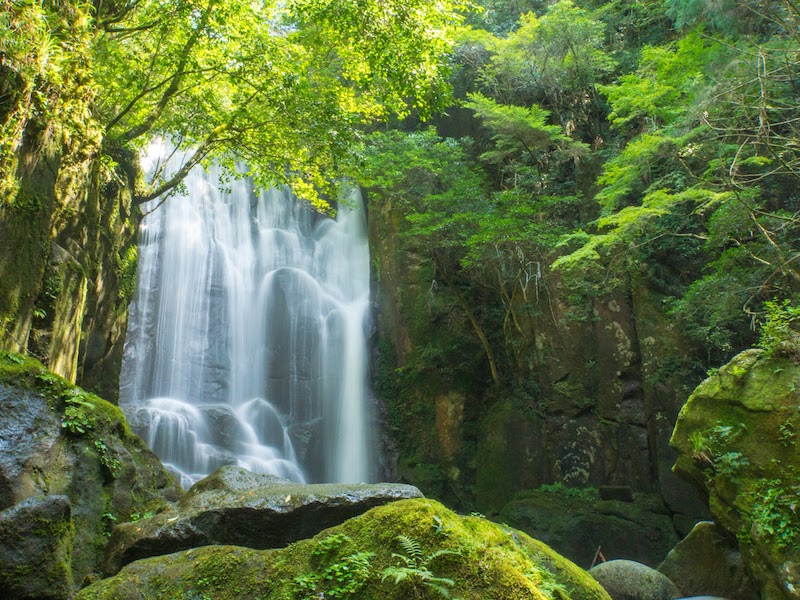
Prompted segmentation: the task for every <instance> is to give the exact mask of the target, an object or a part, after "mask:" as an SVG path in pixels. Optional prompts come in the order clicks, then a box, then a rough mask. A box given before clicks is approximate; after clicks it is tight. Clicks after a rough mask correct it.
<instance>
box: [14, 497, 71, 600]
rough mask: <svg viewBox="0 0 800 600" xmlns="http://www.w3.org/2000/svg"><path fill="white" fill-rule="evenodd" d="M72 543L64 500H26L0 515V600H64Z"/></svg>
mask: <svg viewBox="0 0 800 600" xmlns="http://www.w3.org/2000/svg"><path fill="white" fill-rule="evenodd" d="M72 542H73V530H72V510H71V507H70V500H69V498H68V497H67V496H46V497H44V498H30V499H28V500H24V501H23V502H20V503H19V504H17V505H15V506H13V507H12V508H8V509H6V510H4V511H3V512H0V597H2V598H15V599H17V600H26V599H31V600H50V599H61V598H69V597H70V595H71V594H72V591H73V580H72V569H71V567H70V554H71V552H72Z"/></svg>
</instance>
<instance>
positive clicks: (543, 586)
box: [77, 499, 609, 600]
mask: <svg viewBox="0 0 800 600" xmlns="http://www.w3.org/2000/svg"><path fill="white" fill-rule="evenodd" d="M400 535H403V536H405V537H406V540H407V541H411V542H412V543H413V545H415V546H416V547H417V548H418V549H419V552H420V553H421V559H420V560H422V561H424V564H425V568H428V569H430V571H431V572H432V573H433V575H434V576H435V577H438V578H442V579H440V580H439V583H440V585H441V586H442V587H443V588H445V589H447V590H449V591H450V592H451V594H450V596H451V597H458V598H463V599H464V600H485V599H487V598H492V599H494V600H552V599H553V598H554V597H569V598H571V599H572V600H609V597H608V595H607V594H606V593H605V592H604V591H603V589H602V588H601V587H600V585H598V584H597V582H595V581H594V580H593V579H592V578H591V577H590V576H589V575H588V574H587V573H586V572H585V571H583V570H582V569H580V568H578V567H576V566H575V565H574V564H572V563H571V562H569V561H568V560H566V559H564V558H563V557H561V556H559V555H558V554H556V553H555V552H554V551H553V550H552V549H550V548H549V547H548V546H546V545H545V544H543V543H541V542H538V541H536V540H534V539H531V538H530V537H528V536H527V535H525V534H524V533H522V532H519V531H515V530H513V529H509V528H507V527H504V526H502V525H498V524H496V523H492V522H490V521H487V520H486V519H481V518H476V517H459V516H458V515H456V514H455V513H454V512H452V511H450V510H448V509H447V508H445V507H444V506H442V505H441V504H439V503H438V502H435V501H433V500H426V499H412V500H402V501H399V502H392V503H390V504H388V505H385V506H380V507H377V508H374V509H372V510H370V511H368V512H366V513H364V514H362V515H360V516H358V517H355V518H353V519H349V520H348V521H346V522H344V523H343V524H341V525H338V526H336V527H334V528H331V529H328V530H326V531H323V532H321V533H319V534H318V535H317V536H316V537H314V538H313V539H308V540H302V541H299V542H297V543H295V544H292V545H291V546H289V547H288V548H284V549H280V550H267V551H264V550H255V549H250V548H242V547H240V546H205V547H202V548H195V549H192V550H187V551H184V552H179V553H175V554H170V555H167V556H159V557H153V558H148V559H144V560H139V561H136V562H134V563H131V564H130V565H128V566H126V567H125V568H124V569H123V570H122V571H121V572H120V573H119V574H118V575H116V576H114V577H111V578H108V579H104V580H101V581H98V582H97V583H95V584H93V585H91V586H90V587H87V588H86V589H84V590H82V591H81V593H80V594H78V597H77V600H90V599H91V600H127V599H134V598H135V599H137V600H138V599H141V598H189V597H195V598H197V597H204V598H214V600H234V599H235V600H240V599H242V598H259V599H262V600H278V599H283V598H298V597H303V598H334V597H344V596H345V594H346V597H348V598H358V599H359V600H409V598H414V597H417V596H418V595H419V596H420V597H422V596H424V597H427V598H433V597H434V596H435V595H436V596H439V595H438V594H434V593H433V591H432V590H428V589H427V588H426V587H425V586H424V585H423V584H420V583H417V584H416V585H415V584H414V583H413V581H412V580H411V579H410V578H409V579H407V580H405V581H400V582H397V581H395V579H394V577H386V578H383V577H381V574H382V573H383V572H384V570H385V569H387V568H391V567H399V566H402V565H403V564H404V562H403V560H402V559H401V558H398V555H401V556H402V555H406V556H407V551H406V550H405V549H404V546H403V544H401V541H400V540H399V539H398V536H400ZM441 551H445V552H446V553H442V552H441ZM437 552H438V553H439V554H438V555H436V553H437ZM333 573H336V576H335V577H333V576H332V574H333ZM326 574H327V575H326ZM444 578H447V579H450V580H452V581H453V584H452V585H449V586H448V585H447V584H446V582H445V581H444ZM345 588H347V589H349V590H350V591H348V592H344V593H343V590H344V589H345ZM553 590H558V592H557V593H554V592H553Z"/></svg>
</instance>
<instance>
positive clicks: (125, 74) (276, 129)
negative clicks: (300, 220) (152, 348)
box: [94, 0, 466, 209]
mask: <svg viewBox="0 0 800 600" xmlns="http://www.w3.org/2000/svg"><path fill="white" fill-rule="evenodd" d="M465 7H466V3H465V2H463V1H462V0H451V1H447V2H436V3H430V2H425V1H423V0H410V1H409V0H404V1H402V2H401V1H399V0H390V1H379V0H291V1H289V2H278V1H274V0H266V1H264V2H249V1H246V0H232V1H226V2H220V1H219V0H176V1H172V2H169V3H163V2H156V1H155V0H138V1H135V2H129V3H125V4H117V3H109V4H104V3H99V4H98V8H97V11H98V14H97V25H98V32H97V37H96V40H95V42H94V73H95V78H96V82H97V84H98V86H99V91H98V96H97V98H98V103H97V115H98V118H99V119H100V121H101V122H103V123H104V124H105V126H106V143H107V144H108V145H113V144H117V145H130V144H133V145H135V146H137V147H142V146H143V145H145V144H146V142H147V140H149V139H151V138H152V137H153V136H155V135H159V136H163V137H165V138H167V139H168V140H169V141H171V142H172V143H173V145H174V146H175V147H177V148H179V149H181V150H186V149H191V152H190V153H189V154H188V157H187V159H186V160H185V162H184V164H183V165H182V166H181V168H179V169H178V170H177V172H175V173H173V174H171V175H166V174H165V173H163V172H161V173H157V174H156V177H155V178H154V180H153V182H152V183H151V184H150V185H147V186H144V187H142V188H141V189H139V190H137V201H138V202H145V201H147V200H150V199H153V198H155V197H157V196H159V195H161V194H164V193H165V192H168V191H169V190H171V189H174V188H175V187H176V186H177V185H178V184H179V183H180V182H181V181H182V179H183V178H184V177H185V176H186V174H187V173H188V171H189V170H190V169H191V168H192V167H194V166H195V165H197V164H205V163H208V162H209V161H211V160H216V161H221V162H222V163H223V164H224V165H225V166H226V167H227V168H228V172H229V173H231V174H235V175H240V174H239V173H237V169H236V164H237V163H239V162H241V161H243V162H245V163H246V164H247V166H248V172H247V173H246V174H247V175H250V176H252V177H253V178H254V179H255V181H256V183H257V184H260V185H267V184H271V183H277V182H287V183H289V182H290V183H291V184H292V186H293V188H294V190H295V192H296V193H298V195H300V196H303V197H305V198H306V199H308V200H310V201H311V202H312V203H313V204H315V206H317V207H318V208H321V209H325V208H327V207H328V205H327V202H326V201H325V200H324V192H326V191H327V190H329V189H330V182H331V180H332V178H333V177H334V176H336V175H337V173H338V172H339V164H340V163H341V161H342V160H343V158H344V157H346V156H347V154H348V152H349V150H350V148H351V145H352V143H353V142H354V141H355V140H356V139H357V137H358V131H357V129H358V126H360V125H363V124H365V123H367V122H369V121H370V120H371V119H375V118H386V117H387V116H389V115H391V114H397V115H400V116H403V115H405V114H407V113H408V111H409V110H412V109H415V110H417V111H418V112H419V114H420V115H421V116H422V117H423V118H424V117H428V116H430V114H431V113H432V112H433V111H434V110H436V109H437V108H440V107H442V106H443V105H444V104H446V100H447V97H448V88H447V85H446V71H445V68H444V66H443V65H444V61H441V60H440V58H441V56H442V55H443V53H444V52H445V51H446V50H447V49H448V48H449V46H450V42H449V38H448V36H449V33H448V32H449V29H450V27H451V26H453V25H455V24H457V23H458V22H459V20H460V17H459V15H458V14H457V11H458V10H460V9H463V8H465Z"/></svg>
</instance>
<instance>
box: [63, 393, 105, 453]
mask: <svg viewBox="0 0 800 600" xmlns="http://www.w3.org/2000/svg"><path fill="white" fill-rule="evenodd" d="M64 402H65V404H66V408H65V409H64V419H63V421H62V422H61V427H63V428H64V429H66V430H67V431H69V432H70V433H72V434H75V435H78V434H80V435H82V434H85V433H87V432H88V431H90V430H91V429H93V428H94V426H95V424H96V419H95V417H94V416H92V414H91V411H92V410H93V409H94V404H93V403H92V402H89V401H88V400H87V399H86V397H85V394H83V393H81V391H80V390H78V389H77V388H76V389H75V390H71V393H68V394H66V395H65V396H64ZM98 450H99V449H98Z"/></svg>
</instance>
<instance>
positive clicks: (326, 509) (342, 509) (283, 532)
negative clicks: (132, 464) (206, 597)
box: [103, 466, 422, 575]
mask: <svg viewBox="0 0 800 600" xmlns="http://www.w3.org/2000/svg"><path fill="white" fill-rule="evenodd" d="M421 496H422V493H421V492H420V491H419V490H418V489H417V488H415V487H413V486H410V485H403V484H396V483H375V484H327V483H326V484H309V485H305V484H298V483H293V482H291V481H289V480H287V479H281V478H280V477H274V476H272V475H258V474H255V473H251V472H249V471H247V470H245V469H243V468H241V467H236V466H224V467H220V468H219V469H217V470H216V471H214V473H212V474H211V475H209V476H208V477H206V478H205V479H202V480H201V481H198V482H197V483H196V484H195V485H194V486H192V488H191V489H190V490H189V491H188V492H187V493H186V495H185V496H184V497H183V499H181V501H180V502H179V503H177V504H176V505H174V506H172V507H171V508H170V510H168V511H165V512H163V513H161V514H158V515H154V516H152V517H149V518H147V519H142V520H140V521H137V522H135V523H128V524H122V525H119V526H117V527H116V528H115V529H114V532H113V534H112V536H111V540H110V541H109V544H108V547H107V549H106V559H105V561H104V563H103V570H104V572H105V573H106V574H109V575H112V574H114V573H116V572H117V571H119V569H120V568H122V567H123V566H124V565H126V564H128V563H130V562H132V561H134V560H139V559H141V558H145V557H149V556H158V555H162V554H169V553H172V552H177V551H179V550H187V549H189V548H195V547H198V546H205V545H208V544H234V545H237V546H247V547H249V548H257V549H264V548H282V547H284V546H287V545H288V544H290V543H291V542H295V541H297V540H301V539H305V538H309V537H311V536H313V535H315V534H317V533H319V532H320V531H322V530H323V529H326V528H328V527H332V526H334V525H338V524H340V523H342V522H344V521H346V520H347V519H349V518H351V517H355V516H356V515H360V514H362V513H364V512H366V511H368V510H369V509H371V508H374V507H376V506H379V505H381V504H386V503H387V502H393V501H395V500H401V499H407V498H419V497H421Z"/></svg>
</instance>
